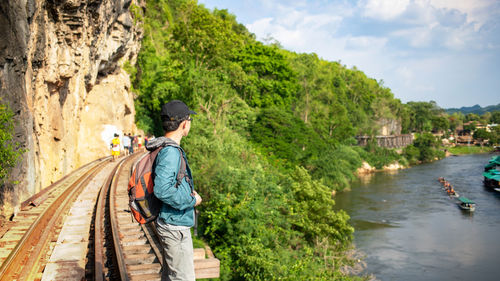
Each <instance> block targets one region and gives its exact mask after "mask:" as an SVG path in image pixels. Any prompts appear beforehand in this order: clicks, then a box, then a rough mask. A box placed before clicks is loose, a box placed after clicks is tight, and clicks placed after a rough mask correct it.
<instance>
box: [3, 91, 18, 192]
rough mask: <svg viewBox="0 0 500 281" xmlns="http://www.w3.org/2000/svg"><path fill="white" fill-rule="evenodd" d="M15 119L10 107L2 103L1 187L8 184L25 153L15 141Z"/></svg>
mask: <svg viewBox="0 0 500 281" xmlns="http://www.w3.org/2000/svg"><path fill="white" fill-rule="evenodd" d="M0 101H1V100H0ZM13 117H14V113H13V112H12V111H11V110H10V109H9V107H8V106H6V105H4V104H2V103H0V186H3V185H4V184H5V183H6V180H7V177H8V175H9V172H10V170H11V169H12V168H13V167H14V166H16V164H17V161H18V160H19V158H20V156H21V154H22V153H23V150H22V149H19V148H18V147H17V146H18V143H16V142H15V141H14V140H13V135H14V123H13Z"/></svg>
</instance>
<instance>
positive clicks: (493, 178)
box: [483, 156, 500, 190]
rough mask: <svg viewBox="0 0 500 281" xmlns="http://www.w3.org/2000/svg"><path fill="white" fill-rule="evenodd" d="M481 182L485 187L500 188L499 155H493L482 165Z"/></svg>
mask: <svg viewBox="0 0 500 281" xmlns="http://www.w3.org/2000/svg"><path fill="white" fill-rule="evenodd" d="M483 177H484V180H483V183H484V186H486V187H491V188H493V189H495V190H496V189H497V188H500V156H494V157H492V158H491V159H490V161H488V164H486V165H485V166H484V172H483Z"/></svg>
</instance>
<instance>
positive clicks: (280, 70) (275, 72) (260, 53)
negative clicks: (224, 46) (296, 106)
mask: <svg viewBox="0 0 500 281" xmlns="http://www.w3.org/2000/svg"><path fill="white" fill-rule="evenodd" d="M234 61H235V62H237V63H238V64H239V65H240V66H241V67H242V69H243V70H244V71H245V73H246V74H247V75H248V76H249V77H250V78H249V79H250V80H251V81H252V83H253V84H254V85H255V87H252V88H249V89H244V90H243V92H241V93H240V94H242V97H243V99H244V100H246V101H247V102H248V103H249V104H250V105H251V106H257V107H270V106H277V107H279V108H285V109H286V108H288V106H289V105H290V104H291V103H292V101H293V99H294V94H295V93H296V91H297V89H298V84H297V78H296V74H295V72H294V71H293V70H292V69H291V68H290V66H289V63H288V61H287V59H286V56H285V55H284V53H283V52H282V51H281V50H279V49H278V48H277V47H275V46H266V45H264V44H262V43H260V42H254V43H249V44H247V45H245V46H244V47H243V48H242V49H241V50H240V51H238V52H237V53H236V54H235V56H234Z"/></svg>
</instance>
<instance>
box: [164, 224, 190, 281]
mask: <svg viewBox="0 0 500 281" xmlns="http://www.w3.org/2000/svg"><path fill="white" fill-rule="evenodd" d="M156 230H157V231H158V235H159V238H160V240H161V244H162V246H163V251H162V256H163V267H162V274H161V280H162V281H194V280H195V276H194V261H193V240H192V238H191V231H190V230H189V229H185V230H170V229H168V228H166V227H165V226H162V225H161V224H158V223H156Z"/></svg>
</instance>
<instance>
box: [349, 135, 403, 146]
mask: <svg viewBox="0 0 500 281" xmlns="http://www.w3.org/2000/svg"><path fill="white" fill-rule="evenodd" d="M371 139H376V140H377V145H378V146H380V147H386V148H400V147H406V146H408V145H410V144H412V143H413V136H412V135H411V134H405V135H390V136H375V137H372V136H356V140H358V145H360V146H365V145H367V144H368V142H369V141H370V140H371Z"/></svg>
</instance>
